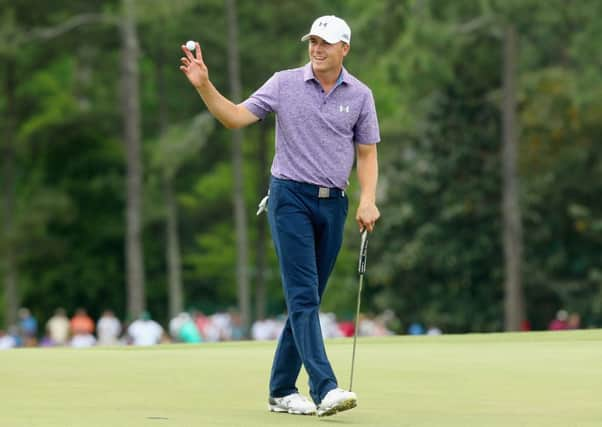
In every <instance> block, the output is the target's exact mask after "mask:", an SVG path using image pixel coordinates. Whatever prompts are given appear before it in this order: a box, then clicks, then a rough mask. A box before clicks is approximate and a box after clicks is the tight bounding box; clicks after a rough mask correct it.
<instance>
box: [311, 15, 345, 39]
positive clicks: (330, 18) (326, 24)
mask: <svg viewBox="0 0 602 427" xmlns="http://www.w3.org/2000/svg"><path fill="white" fill-rule="evenodd" d="M311 36H318V37H320V38H322V39H324V40H326V41H327V42H328V43H338V42H345V43H347V44H351V28H349V25H347V23H346V22H345V21H343V20H342V19H341V18H338V17H336V16H334V15H326V16H321V17H319V18H318V19H316V20H315V21H314V23H313V24H312V26H311V30H310V31H309V33H308V34H306V35H304V36H303V37H302V38H301V41H302V42H304V41H306V40H307V39H309V38H310V37H311Z"/></svg>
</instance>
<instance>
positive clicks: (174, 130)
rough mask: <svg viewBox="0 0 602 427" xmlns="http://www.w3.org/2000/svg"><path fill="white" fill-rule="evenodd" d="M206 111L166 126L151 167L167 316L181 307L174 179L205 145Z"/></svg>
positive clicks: (209, 127) (210, 121)
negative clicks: (160, 212)
mask: <svg viewBox="0 0 602 427" xmlns="http://www.w3.org/2000/svg"><path fill="white" fill-rule="evenodd" d="M213 124H214V122H213V119H212V118H211V116H210V115H209V114H208V113H206V112H205V113H201V114H199V115H197V116H196V117H195V118H194V119H193V120H192V121H191V122H190V123H185V124H182V125H172V126H170V127H168V128H166V130H165V132H163V133H162V134H161V136H160V138H159V141H158V142H157V144H156V146H155V148H154V153H153V158H152V160H153V163H152V164H153V166H154V168H155V169H157V170H158V171H159V173H160V176H161V184H162V188H163V198H164V200H163V203H164V205H165V232H166V242H167V243H166V250H165V254H166V263H167V272H168V274H167V283H168V296H169V298H168V299H169V316H170V318H173V317H174V316H175V315H177V314H178V313H180V312H182V311H183V310H184V291H183V286H182V265H181V255H180V253H181V250H180V242H179V236H178V222H179V221H178V206H177V202H176V198H175V191H174V181H175V179H176V176H177V173H178V170H179V169H180V168H181V167H182V166H183V165H184V164H185V163H186V162H189V161H190V160H191V159H193V158H194V156H195V154H196V153H198V151H200V150H201V149H202V148H203V146H204V145H205V144H206V142H207V139H208V137H209V135H210V134H211V131H212V129H213Z"/></svg>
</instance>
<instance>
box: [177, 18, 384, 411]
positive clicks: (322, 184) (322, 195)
mask: <svg viewBox="0 0 602 427" xmlns="http://www.w3.org/2000/svg"><path fill="white" fill-rule="evenodd" d="M301 40H302V41H306V40H309V47H308V53H309V63H308V64H306V65H305V66H303V67H300V68H296V69H292V70H284V71H280V72H277V73H275V74H274V75H273V76H272V77H271V78H270V79H269V80H268V81H267V82H266V83H265V84H264V85H263V86H262V87H261V88H259V89H258V90H257V91H256V92H255V93H253V94H252V95H251V96H250V97H249V98H248V99H247V100H246V101H244V102H242V103H241V104H238V105H236V104H234V103H232V102H231V101H229V100H228V99H227V98H225V97H224V96H223V95H221V94H220V93H219V92H218V90H217V89H216V88H215V87H214V86H213V84H212V83H211V81H210V80H209V72H208V70H207V66H206V65H205V63H204V62H203V55H202V52H201V47H200V46H199V44H198V43H195V42H188V43H186V46H184V45H183V46H182V50H183V51H184V54H185V56H184V57H183V58H181V62H182V65H181V66H180V69H181V70H182V72H183V73H184V74H185V75H186V77H187V78H188V80H189V81H190V83H191V84H192V85H193V86H194V88H195V89H196V91H197V92H198V93H199V95H200V96H201V98H202V99H203V101H204V102H205V104H206V105H207V108H208V109H209V111H210V112H211V113H212V114H213V115H214V116H215V117H216V118H217V119H218V120H219V121H220V122H221V123H222V124H223V125H224V126H225V127H227V128H241V127H245V126H248V125H250V124H252V123H254V122H256V121H258V120H261V119H263V118H264V117H265V116H266V115H267V114H268V113H270V112H274V113H275V114H276V154H275V156H274V160H273V163H272V168H271V173H272V179H271V183H270V192H269V207H268V219H269V223H270V229H271V232H272V239H273V241H274V246H275V248H276V252H277V255H278V260H279V263H280V270H281V277H282V283H283V288H284V295H285V298H286V304H287V309H288V319H287V322H286V326H285V328H284V330H283V332H282V335H281V336H280V340H279V342H278V347H277V349H276V354H275V356H274V362H273V365H272V372H271V376H270V397H269V404H268V405H269V409H270V410H271V411H274V412H286V413H291V414H303V415H309V414H315V413H317V414H318V416H325V415H333V414H335V413H337V412H340V411H344V410H347V409H351V408H353V407H355V406H356V405H357V396H356V394H355V393H353V392H351V391H346V390H343V389H341V388H338V383H337V379H336V377H335V375H334V372H333V370H332V368H331V365H330V362H329V361H328V358H327V356H326V351H325V348H324V341H323V338H322V334H321V330H320V322H319V317H318V314H319V308H320V302H321V300H322V295H323V293H324V290H325V288H326V283H327V281H328V277H329V275H330V273H331V272H332V269H333V267H334V264H335V260H336V257H337V255H338V253H339V250H340V248H341V243H342V239H343V226H344V223H345V218H346V216H347V208H348V199H347V196H346V194H345V189H346V188H347V185H348V178H349V174H350V173H351V168H352V166H353V162H354V159H355V155H356V153H357V173H358V180H359V184H360V190H361V194H360V202H359V206H358V208H357V212H356V215H355V219H356V221H357V223H358V226H359V228H360V230H368V231H370V232H371V231H372V230H373V228H374V224H375V222H376V221H377V220H378V218H379V217H380V213H379V211H378V208H377V207H376V203H375V198H376V183H377V179H378V160H377V150H376V143H378V142H379V141H380V134H379V129H378V121H377V117H376V108H375V105H374V99H373V97H372V92H371V91H370V89H369V88H368V87H367V86H365V85H364V84H363V83H362V82H360V81H359V80H358V79H356V78H355V77H353V76H352V75H351V74H350V73H349V72H348V71H347V70H346V69H345V68H344V67H343V59H344V58H345V56H347V54H348V53H349V49H350V43H351V30H350V28H349V26H348V25H347V23H345V21H343V20H342V19H340V18H337V17H336V16H323V17H320V18H318V19H316V20H315V21H314V23H313V25H312V27H311V30H310V32H309V33H308V34H307V35H305V36H303V38H302V39H301ZM193 50H194V52H195V53H194V55H193V53H192V51H193ZM301 365H303V366H304V367H305V369H306V371H307V373H308V376H309V391H310V395H311V398H312V400H313V402H312V401H310V400H309V399H307V398H306V397H305V396H302V395H301V394H299V391H298V389H297V387H296V381H297V377H298V375H299V371H300V369H301Z"/></svg>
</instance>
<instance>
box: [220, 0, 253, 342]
mask: <svg viewBox="0 0 602 427" xmlns="http://www.w3.org/2000/svg"><path fill="white" fill-rule="evenodd" d="M226 8H227V15H228V77H229V79H230V92H231V99H232V102H234V103H238V102H240V100H241V97H242V89H241V82H240V65H239V53H238V18H237V13H236V0H228V1H227V2H226ZM242 141H243V139H242V131H240V130H235V131H233V132H232V170H233V173H234V189H233V203H234V222H235V227H236V283H237V289H238V309H239V311H240V316H241V321H242V326H243V328H244V333H245V335H247V334H248V331H249V324H250V296H249V277H248V271H247V270H248V269H247V263H248V261H247V260H248V243H247V240H248V239H247V220H246V212H245V198H244V187H243V156H242Z"/></svg>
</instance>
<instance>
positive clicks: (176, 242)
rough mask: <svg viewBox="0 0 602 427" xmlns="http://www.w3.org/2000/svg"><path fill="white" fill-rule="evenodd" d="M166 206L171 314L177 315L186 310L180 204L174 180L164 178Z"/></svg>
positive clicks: (172, 315) (171, 315) (171, 316)
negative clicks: (179, 216)
mask: <svg viewBox="0 0 602 427" xmlns="http://www.w3.org/2000/svg"><path fill="white" fill-rule="evenodd" d="M164 192H165V193H164V195H165V206H166V208H167V218H166V232H167V283H168V291H169V316H170V318H173V317H175V316H176V315H177V314H178V313H181V312H182V311H184V292H183V288H182V272H181V269H182V261H181V256H180V239H179V237H178V206H177V202H176V199H175V197H174V191H173V180H171V179H169V178H167V177H166V178H165V179H164Z"/></svg>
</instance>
